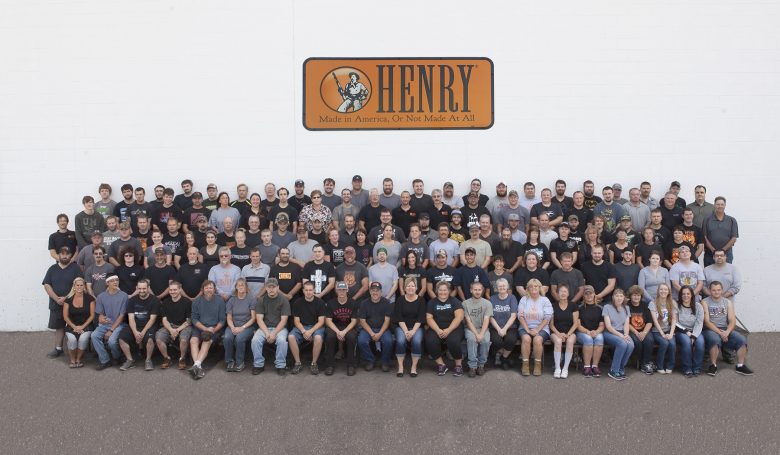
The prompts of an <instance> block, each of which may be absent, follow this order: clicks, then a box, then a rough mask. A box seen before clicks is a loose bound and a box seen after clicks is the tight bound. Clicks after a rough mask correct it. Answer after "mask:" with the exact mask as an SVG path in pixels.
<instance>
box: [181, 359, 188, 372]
mask: <svg viewBox="0 0 780 455" xmlns="http://www.w3.org/2000/svg"><path fill="white" fill-rule="evenodd" d="M179 369H180V370H186V369H187V360H186V359H184V358H179Z"/></svg>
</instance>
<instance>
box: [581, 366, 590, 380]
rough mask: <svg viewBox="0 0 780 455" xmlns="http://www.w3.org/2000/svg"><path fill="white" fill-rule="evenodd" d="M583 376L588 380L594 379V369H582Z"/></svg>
mask: <svg viewBox="0 0 780 455" xmlns="http://www.w3.org/2000/svg"><path fill="white" fill-rule="evenodd" d="M582 375H583V376H585V377H586V378H592V377H593V369H592V368H591V367H585V368H583V369H582Z"/></svg>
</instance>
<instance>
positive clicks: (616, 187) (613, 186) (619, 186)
mask: <svg viewBox="0 0 780 455" xmlns="http://www.w3.org/2000/svg"><path fill="white" fill-rule="evenodd" d="M612 189H613V190H618V191H623V185H621V184H619V183H615V184H614V185H612Z"/></svg>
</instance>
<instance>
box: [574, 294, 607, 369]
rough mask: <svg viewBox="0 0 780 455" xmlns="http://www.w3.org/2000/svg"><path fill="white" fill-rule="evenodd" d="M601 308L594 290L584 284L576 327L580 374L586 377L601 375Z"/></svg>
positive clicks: (602, 342)
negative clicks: (580, 354)
mask: <svg viewBox="0 0 780 455" xmlns="http://www.w3.org/2000/svg"><path fill="white" fill-rule="evenodd" d="M602 311H603V308H602V307H601V305H599V304H598V303H596V291H595V290H594V289H593V286H590V285H586V286H585V290H584V291H583V294H582V303H581V304H580V306H579V313H580V326H579V327H578V328H577V342H578V343H579V344H580V345H582V360H583V367H582V375H583V376H585V377H586V378H594V377H595V378H598V377H600V376H601V369H599V361H601V354H602V353H603V352H604V319H603V318H602V316H601V313H602Z"/></svg>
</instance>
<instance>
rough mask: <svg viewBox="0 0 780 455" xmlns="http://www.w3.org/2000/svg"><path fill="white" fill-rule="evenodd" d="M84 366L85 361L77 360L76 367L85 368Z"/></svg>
mask: <svg viewBox="0 0 780 455" xmlns="http://www.w3.org/2000/svg"><path fill="white" fill-rule="evenodd" d="M83 367H84V362H77V363H76V368H83Z"/></svg>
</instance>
